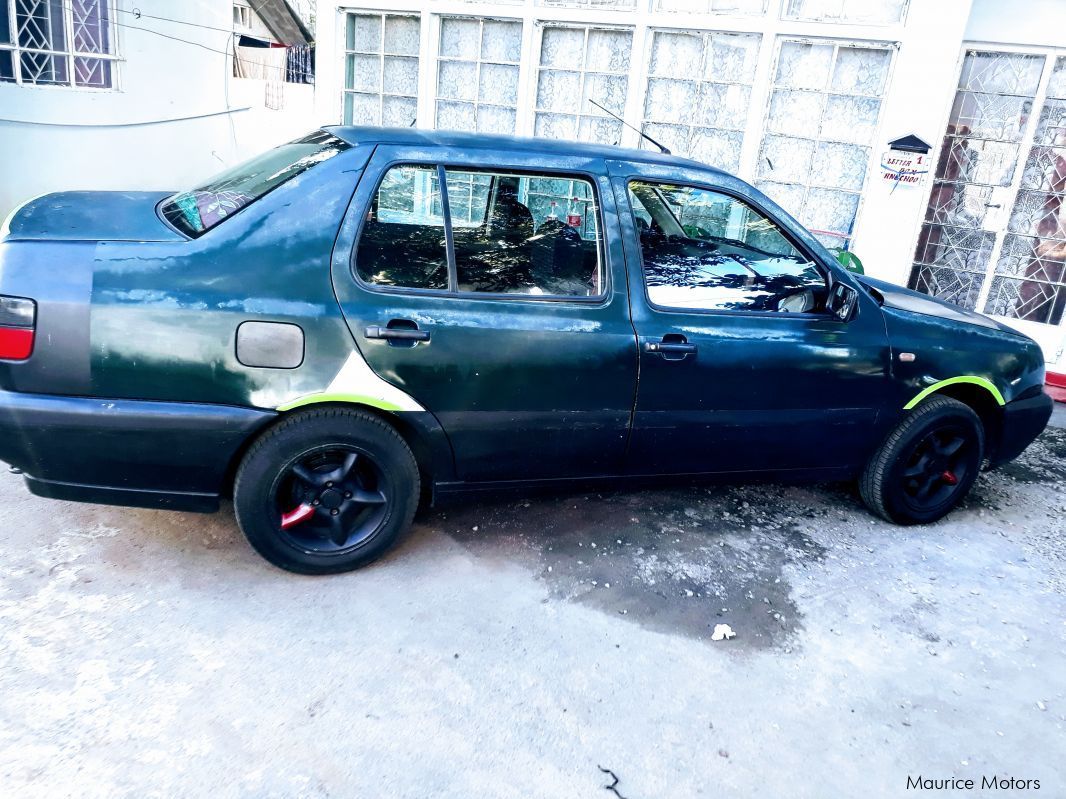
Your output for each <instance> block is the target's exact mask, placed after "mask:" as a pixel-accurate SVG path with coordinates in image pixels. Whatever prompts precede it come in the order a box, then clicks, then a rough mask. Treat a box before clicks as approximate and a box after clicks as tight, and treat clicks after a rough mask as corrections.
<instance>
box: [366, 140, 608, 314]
mask: <svg viewBox="0 0 1066 799" xmlns="http://www.w3.org/2000/svg"><path fill="white" fill-rule="evenodd" d="M402 166H415V167H427V166H433V167H436V168H437V176H438V178H437V179H438V180H439V181H440V185H441V210H442V212H443V214H442V215H443V217H444V238H445V251H446V257H447V262H448V288H447V289H427V288H419V287H416V286H385V285H379V284H377V283H369V282H367V281H366V280H364V279H363V278H362V276H361V275H360V274H359V267H358V263H357V261H358V253H359V242H360V240H361V239H362V238H363V229H364V228H365V227H366V223H367V212H368V211H369V210H370V207H371V205H372V204H373V202H374V198H376V197H377V196H378V192H379V191H381V184H382V183H383V182H384V181H385V177H386V175H388V173H389V172H390V171H391V170H392V169H395V168H396V167H402ZM449 169H451V170H453V171H457V172H487V173H490V174H497V173H500V172H505V173H506V174H508V175H520V176H522V175H525V176H530V177H550V176H558V177H560V178H570V179H573V180H584V181H587V182H588V183H589V185H590V186H591V187H592V193H593V197H595V198H596V220H597V223H598V225H599V235H598V236H597V237H596V250H597V258H598V262H599V263H600V264H601V266H602V270H603V284H602V285H601V286H600V293H599V294H596V295H590V296H587V297H582V296H578V295H573V294H517V293H515V294H504V293H497V292H493V291H460V290H459V288H458V270H457V267H456V262H455V242H454V240H453V234H452V215H451V207H450V202H449V200H448V183H447V171H448V170H449ZM597 177H598V176H597V175H595V174H593V173H591V172H583V171H581V170H574V169H555V168H553V167H538V168H536V169H535V170H533V169H530V168H529V167H515V168H512V167H507V166H486V165H484V164H468V163H461V162H448V161H445V160H439V161H438V160H429V161H419V160H414V159H410V158H397V159H393V160H390V161H387V162H385V163H383V164H382V166H381V172H380V174H379V175H378V178H377V183H376V184H375V185H374V190H373V191H372V192H371V193H370V195H369V199H368V201H367V204H366V205H365V206H364V207H363V208H362V209H360V212H359V226H358V228H357V229H356V231H355V237H354V240H353V243H352V251H351V254H350V255H349V258H348V271H349V272H350V273H351V275H352V277H353V278H354V279H355V282H356V283H357V284H358V286H359V287H360V288H362V289H364V290H366V291H370V292H373V293H377V294H401V295H403V294H407V295H412V296H421V297H437V298H446V299H463V300H489V301H491V302H500V301H504V302H506V301H519V302H548V303H560V302H561V303H568V302H569V303H579V304H581V305H591V306H601V305H606V304H608V302H609V301H610V299H611V293H612V288H613V285H612V284H613V279H612V276H611V269H610V264H609V262H608V260H607V248H606V246H604V245H605V239H606V236H607V233H606V231H607V228H606V221H607V220H606V216H605V214H604V209H603V203H602V201H601V200H602V192H601V191H600V190H599V187H598V186H597Z"/></svg>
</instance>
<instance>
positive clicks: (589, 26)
mask: <svg viewBox="0 0 1066 799" xmlns="http://www.w3.org/2000/svg"><path fill="white" fill-rule="evenodd" d="M627 23H629V24H627ZM533 27H534V36H535V40H534V41H535V47H534V51H533V54H532V58H531V61H530V64H529V71H530V80H531V86H530V88H529V89H528V91H529V92H531V97H530V100H531V103H532V104H531V106H530V109H529V122H528V133H526V134H523V135H528V136H532V137H534V138H537V139H546V140H548V141H567V140H573V141H578V142H585V143H590V144H597V143H599V144H609V143H610V142H601V141H600V140H599V139H596V138H590V139H583V138H581V123H582V122H583V121H584V120H586V119H587V120H590V121H591V122H596V121H597V120H600V121H603V120H606V121H611V122H614V121H616V120H615V117H612V116H611V115H610V114H607V113H604V112H603V111H601V110H600V109H598V108H596V107H595V106H593V107H592V110H585V108H584V106H583V104H582V102H581V100H583V99H584V93H585V84H586V82H587V81H588V76H589V75H606V76H608V77H616V78H624V79H625V81H626V94H625V101H624V103H623V107H622V109H621V110H620V111H618V112H615V113H617V114H618V115H619V116H624V115H625V109H626V106H628V104H629V103H630V97H631V95H632V94H633V92H632V91H631V89H633V88H634V87H633V85H632V83H633V81H632V76H633V71H634V69H635V68H636V66H635V64H634V54H635V53H636V50H635V49H634V47H633V45H634V44H635V42H636V35H637V28H636V26H635V25H633V24H631V23H630V21H629V20H622V21H621V22H618V23H615V22H613V21H612V22H602V21H599V22H590V21H584V22H583V21H580V20H577V19H574V20H571V19H556V18H538V19H537V20H535V22H534V26H533ZM551 29H557V30H558V29H564V30H575V31H580V32H581V34H582V37H583V40H582V45H581V63H580V66H578V67H576V68H573V67H558V66H552V65H546V64H544V63H542V62H543V59H544V35H545V33H546V32H547V31H548V30H551ZM593 31H606V32H611V33H622V34H625V35H628V36H629V47H630V61H629V69H628V70H627V71H625V72H613V71H607V70H599V69H589V66H588V51H589V38H590V36H591V35H592V32H593ZM546 71H549V72H571V73H576V74H577V75H578V76H579V78H578V83H579V87H578V88H579V93H580V96H579V102H578V109H577V111H560V110H553V109H551V108H542V107H541V105H540V77H541V74H542V73H544V72H546ZM541 116H564V117H573V118H574V135H573V137H572V138H563V139H559V138H558V137H556V136H548V135H546V134H538V133H537V121H538V118H539V117H541ZM618 125H619V134H618V136H619V139H618V144H619V145H620V144H621V143H622V141H623V137H624V135H625V130H626V126H625V123H623V122H619V123H618Z"/></svg>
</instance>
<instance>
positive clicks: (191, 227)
mask: <svg viewBox="0 0 1066 799" xmlns="http://www.w3.org/2000/svg"><path fill="white" fill-rule="evenodd" d="M349 147H350V145H349V144H348V143H347V142H344V141H342V140H340V139H338V138H337V137H336V136H333V135H331V134H329V133H326V132H325V131H318V132H317V133H312V134H311V135H309V136H305V137H304V138H302V139H297V140H296V141H293V142H289V143H288V144H283V145H281V146H280V147H275V148H274V149H273V150H268V151H267V152H265V153H263V154H262V155H259V156H256V157H255V158H253V159H251V160H250V161H245V162H244V163H243V164H239V165H238V166H235V167H233V168H232V169H227V170H226V171H225V172H223V173H221V174H220V175H216V176H215V177H214V178H212V179H211V180H209V181H208V182H207V183H205V184H204V185H203V186H200V187H199V188H195V189H191V190H189V191H184V192H182V193H181V194H175V195H174V196H173V197H170V198H169V199H167V200H165V201H164V202H163V204H162V205H161V206H160V211H161V213H162V214H163V216H164V217H165V218H166V220H167V221H168V222H170V224H172V225H173V226H174V227H176V228H177V229H178V230H180V231H181V232H183V233H185V234H186V235H189V236H192V237H194V238H195V237H196V236H200V235H203V234H204V233H206V232H207V231H208V230H210V229H211V228H213V227H215V226H216V225H218V224H220V223H222V222H224V221H225V220H227V219H229V218H230V217H231V216H233V215H234V214H235V213H237V212H238V211H240V210H241V209H242V208H244V207H245V206H247V205H249V204H251V203H253V202H255V201H256V200H258V199H259V198H260V197H262V196H263V195H265V194H267V193H268V192H270V191H273V190H274V189H276V188H277V187H278V186H280V185H281V184H283V183H285V182H286V181H288V180H292V179H293V178H294V177H296V176H297V175H299V174H300V173H301V172H304V171H306V170H308V169H310V168H311V167H313V166H315V165H316V164H320V163H322V162H323V161H326V160H328V159H330V158H332V157H333V156H335V155H337V154H338V153H340V152H343V151H344V150H347V149H348V148H349Z"/></svg>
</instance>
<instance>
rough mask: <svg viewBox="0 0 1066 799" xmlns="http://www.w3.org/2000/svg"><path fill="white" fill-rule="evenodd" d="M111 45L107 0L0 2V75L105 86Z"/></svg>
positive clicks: (110, 77) (109, 81)
mask: <svg viewBox="0 0 1066 799" xmlns="http://www.w3.org/2000/svg"><path fill="white" fill-rule="evenodd" d="M113 45H114V40H113V36H112V32H111V8H110V6H109V5H108V2H107V0H11V2H0V81H3V82H7V83H22V84H27V85H36V86H75V87H81V88H92V89H110V88H112V87H113V86H114V61H115V55H114V52H113Z"/></svg>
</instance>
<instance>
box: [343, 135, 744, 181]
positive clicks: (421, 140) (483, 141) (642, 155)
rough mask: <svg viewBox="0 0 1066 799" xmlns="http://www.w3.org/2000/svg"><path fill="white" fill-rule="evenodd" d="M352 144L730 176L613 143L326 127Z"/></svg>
mask: <svg viewBox="0 0 1066 799" xmlns="http://www.w3.org/2000/svg"><path fill="white" fill-rule="evenodd" d="M324 130H327V131H329V132H330V133H332V134H333V135H334V136H336V137H337V138H339V139H343V140H344V141H346V142H348V143H349V144H368V143H376V144H400V145H403V144H411V145H419V146H432V147H470V148H478V149H483V150H503V151H514V150H524V151H527V152H528V151H530V150H534V151H539V152H543V153H547V154H551V155H559V156H584V157H592V158H604V159H611V160H616V161H638V162H645V163H653V164H662V165H664V166H675V167H684V168H689V169H691V168H696V169H703V170H708V171H710V172H716V173H718V174H720V175H729V173H728V172H725V171H723V170H721V169H717V168H715V167H712V166H708V165H707V164H703V163H700V162H699V161H693V160H692V159H691V158H683V157H681V156H679V155H667V154H666V153H660V152H658V151H656V150H635V149H633V148H631V147H616V146H615V145H613V144H596V143H592V142H577V141H567V140H564V139H535V138H530V137H526V136H501V135H499V134H494V133H468V132H466V131H458V130H423V129H420V128H378V127H362V126H356V125H345V126H340V125H337V126H329V127H326V128H324Z"/></svg>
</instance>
